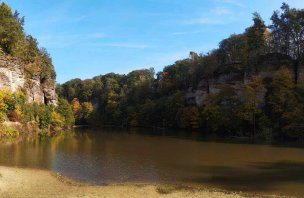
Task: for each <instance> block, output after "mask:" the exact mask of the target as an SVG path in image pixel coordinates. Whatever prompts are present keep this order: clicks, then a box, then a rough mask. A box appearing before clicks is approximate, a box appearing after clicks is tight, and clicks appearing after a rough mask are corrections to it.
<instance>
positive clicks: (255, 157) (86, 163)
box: [0, 129, 304, 195]
mask: <svg viewBox="0 0 304 198" xmlns="http://www.w3.org/2000/svg"><path fill="white" fill-rule="evenodd" d="M0 149H1V152H0V163H1V165H8V166H18V167H31V168H41V169H49V170H53V171H56V172H61V173H62V174H63V175H65V176H68V177H71V178H73V179H76V180H78V181H85V182H91V183H97V184H106V183H111V182H149V183H151V182H152V183H153V182H157V183H158V182H166V183H181V184H191V185H208V186H214V187H221V188H225V189H228V190H237V191H239V190H241V191H250V192H265V193H269V192H276V193H283V194H291V195H302V194H304V179H303V178H304V157H303V156H304V150H303V149H301V148H288V147H272V146H269V145H253V144H231V143H216V142H202V141H195V140H191V139H181V138H172V137H168V136H163V135H153V136H151V135H148V134H138V132H136V131H131V133H130V131H129V132H125V131H120V130H113V129H112V130H110V129H107V130H105V129H103V130H90V129H86V130H83V129H82V130H79V131H77V132H76V133H75V134H72V135H66V136H58V137H54V138H51V139H43V140H39V139H30V140H28V141H24V142H20V143H17V144H1V145H0Z"/></svg>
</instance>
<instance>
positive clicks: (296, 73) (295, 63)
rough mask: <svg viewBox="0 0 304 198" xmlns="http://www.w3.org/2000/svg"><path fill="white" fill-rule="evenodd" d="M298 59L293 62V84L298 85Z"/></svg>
mask: <svg viewBox="0 0 304 198" xmlns="http://www.w3.org/2000/svg"><path fill="white" fill-rule="evenodd" d="M299 63H300V61H299V59H297V60H295V62H294V68H293V70H294V81H295V84H298V78H299Z"/></svg>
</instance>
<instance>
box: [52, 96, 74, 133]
mask: <svg viewBox="0 0 304 198" xmlns="http://www.w3.org/2000/svg"><path fill="white" fill-rule="evenodd" d="M56 112H58V113H59V114H60V115H61V116H62V117H64V123H65V126H66V127H68V128H69V127H71V126H73V125H74V123H75V118H74V115H73V110H72V106H71V105H70V104H69V102H68V101H67V100H65V99H62V98H59V100H58V106H57V107H56Z"/></svg>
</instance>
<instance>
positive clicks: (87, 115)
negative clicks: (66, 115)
mask: <svg viewBox="0 0 304 198" xmlns="http://www.w3.org/2000/svg"><path fill="white" fill-rule="evenodd" d="M93 110H94V109H93V105H92V103H90V102H84V103H82V104H81V117H82V119H83V120H84V122H85V123H89V122H90V119H91V118H92V113H93Z"/></svg>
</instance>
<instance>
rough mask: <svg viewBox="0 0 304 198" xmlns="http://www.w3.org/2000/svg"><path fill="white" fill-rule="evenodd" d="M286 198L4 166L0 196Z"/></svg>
mask: <svg viewBox="0 0 304 198" xmlns="http://www.w3.org/2000/svg"><path fill="white" fill-rule="evenodd" d="M33 196H35V197H45V198H49V197H59V198H60V197H64V198H74V197H87V198H97V197H106V198H116V197H118V198H120V197H134V198H137V197H138V198H141V197H151V198H153V197H155V198H156V197H166V198H167V197H172V198H181V197H190V198H191V197H214V198H215V197H219V198H232V197H236V198H241V197H282V196H275V195H272V196H264V195H256V194H251V195H250V194H245V193H241V192H229V191H223V190H217V189H211V188H204V187H202V188H188V187H182V186H180V187H178V186H169V185H162V184H158V185H157V184H133V183H126V184H111V185H106V186H98V185H92V184H86V183H77V182H75V181H73V180H71V179H68V178H66V177H64V176H61V175H60V174H58V173H54V172H51V171H46V170H39V169H37V170H36V169H27V168H15V167H5V166H0V197H1V198H2V197H3V198H4V197H5V198H13V197H19V198H23V197H24V198H26V197H33Z"/></svg>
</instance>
